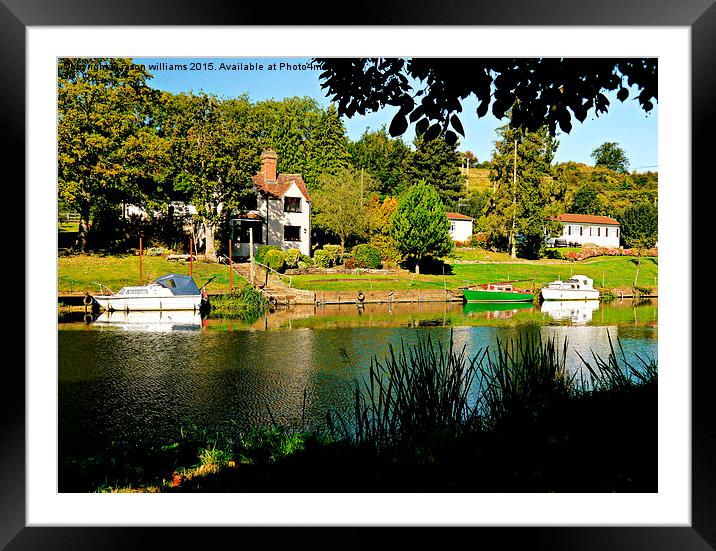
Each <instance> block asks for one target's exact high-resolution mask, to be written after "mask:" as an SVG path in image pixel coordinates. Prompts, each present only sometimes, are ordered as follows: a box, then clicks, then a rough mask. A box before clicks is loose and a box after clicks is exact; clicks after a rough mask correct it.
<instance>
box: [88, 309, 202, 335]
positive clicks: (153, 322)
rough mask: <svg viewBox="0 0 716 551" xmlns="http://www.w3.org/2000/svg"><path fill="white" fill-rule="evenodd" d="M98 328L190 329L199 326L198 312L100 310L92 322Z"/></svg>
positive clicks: (128, 329)
mask: <svg viewBox="0 0 716 551" xmlns="http://www.w3.org/2000/svg"><path fill="white" fill-rule="evenodd" d="M93 325H94V327H96V328H98V329H102V328H105V329H106V328H110V329H119V330H124V331H148V332H163V331H187V330H188V331H192V330H197V329H199V328H200V327H201V316H200V314H199V312H194V311H192V310H170V311H166V312H162V311H151V312H107V311H105V312H102V313H101V314H100V315H99V316H98V317H97V319H95V320H94V322H93Z"/></svg>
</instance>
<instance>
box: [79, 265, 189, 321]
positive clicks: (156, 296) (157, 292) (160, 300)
mask: <svg viewBox="0 0 716 551" xmlns="http://www.w3.org/2000/svg"><path fill="white" fill-rule="evenodd" d="M92 299H94V302H96V303H97V304H99V305H100V306H101V307H102V308H104V309H105V310H109V311H126V312H130V311H142V310H199V308H200V307H201V306H202V297H201V293H200V291H199V288H198V287H197V286H196V283H194V280H193V279H192V278H191V276H187V275H180V274H167V275H165V276H162V277H160V278H157V279H156V280H155V281H152V282H151V283H148V284H147V285H140V286H134V287H122V289H120V290H119V292H117V293H111V294H106V295H94V296H93V297H92Z"/></svg>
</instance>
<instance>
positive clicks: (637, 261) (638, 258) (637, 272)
mask: <svg viewBox="0 0 716 551" xmlns="http://www.w3.org/2000/svg"><path fill="white" fill-rule="evenodd" d="M639 268H641V251H637V253H636V274H634V289H636V286H637V282H638V281H639Z"/></svg>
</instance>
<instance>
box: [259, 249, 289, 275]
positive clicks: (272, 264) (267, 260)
mask: <svg viewBox="0 0 716 551" xmlns="http://www.w3.org/2000/svg"><path fill="white" fill-rule="evenodd" d="M263 264H266V266H268V267H269V268H271V269H272V270H276V271H277V272H281V271H283V269H284V268H285V266H286V253H285V252H284V251H282V250H281V249H273V250H271V251H268V252H267V253H266V256H265V257H264V262H263Z"/></svg>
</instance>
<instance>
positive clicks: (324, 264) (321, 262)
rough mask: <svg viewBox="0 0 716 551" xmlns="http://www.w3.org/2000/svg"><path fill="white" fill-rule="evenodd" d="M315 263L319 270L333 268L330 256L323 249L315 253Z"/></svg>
mask: <svg viewBox="0 0 716 551" xmlns="http://www.w3.org/2000/svg"><path fill="white" fill-rule="evenodd" d="M313 262H314V264H315V265H316V266H318V267H319V268H330V267H331V266H332V263H331V257H330V255H329V254H328V253H327V252H326V251H325V250H323V249H318V250H317V251H316V252H314V253H313Z"/></svg>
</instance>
